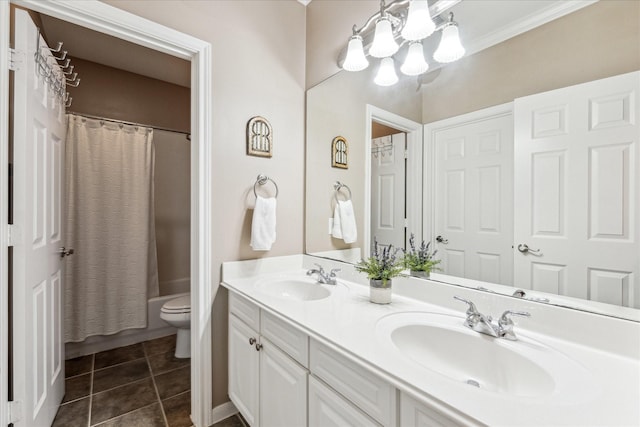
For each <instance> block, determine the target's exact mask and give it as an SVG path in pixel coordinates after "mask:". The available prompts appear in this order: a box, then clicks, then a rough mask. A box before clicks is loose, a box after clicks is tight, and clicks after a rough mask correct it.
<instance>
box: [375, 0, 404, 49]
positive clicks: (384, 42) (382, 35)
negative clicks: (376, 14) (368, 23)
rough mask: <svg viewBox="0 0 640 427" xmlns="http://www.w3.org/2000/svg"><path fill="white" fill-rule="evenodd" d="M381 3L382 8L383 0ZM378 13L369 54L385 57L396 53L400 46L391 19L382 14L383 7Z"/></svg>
mask: <svg viewBox="0 0 640 427" xmlns="http://www.w3.org/2000/svg"><path fill="white" fill-rule="evenodd" d="M382 4H383V8H384V1H383V2H382ZM380 14H381V16H380V18H378V20H377V21H376V33H375V35H374V36H373V43H372V44H371V48H370V49H369V55H371V56H373V57H375V58H386V57H388V56H391V55H393V54H394V53H396V52H397V51H398V49H399V48H400V46H398V43H396V39H395V37H394V36H393V28H392V27H391V21H390V20H389V18H388V17H387V16H386V15H384V9H382V10H381V12H380Z"/></svg>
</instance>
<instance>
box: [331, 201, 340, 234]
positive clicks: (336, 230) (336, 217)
mask: <svg viewBox="0 0 640 427" xmlns="http://www.w3.org/2000/svg"><path fill="white" fill-rule="evenodd" d="M331 235H332V236H333V237H335V238H336V239H342V223H341V222H340V208H339V205H338V204H337V203H336V207H335V208H334V209H333V226H332V228H331Z"/></svg>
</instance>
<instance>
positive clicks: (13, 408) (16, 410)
mask: <svg viewBox="0 0 640 427" xmlns="http://www.w3.org/2000/svg"><path fill="white" fill-rule="evenodd" d="M21 419H22V402H21V401H19V400H11V401H9V424H15V423H17V422H18V421H20V420H21Z"/></svg>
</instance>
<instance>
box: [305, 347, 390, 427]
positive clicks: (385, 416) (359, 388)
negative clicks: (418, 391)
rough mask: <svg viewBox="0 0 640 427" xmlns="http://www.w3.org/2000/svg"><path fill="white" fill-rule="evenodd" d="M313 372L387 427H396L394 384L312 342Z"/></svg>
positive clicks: (311, 358) (311, 365)
mask: <svg viewBox="0 0 640 427" xmlns="http://www.w3.org/2000/svg"><path fill="white" fill-rule="evenodd" d="M310 354H311V356H310V370H311V372H312V373H313V374H314V375H316V376H317V377H318V378H321V379H322V380H323V381H324V382H326V383H327V384H329V385H330V386H331V387H333V388H334V389H335V390H337V391H338V392H339V393H340V394H342V395H343V396H345V397H346V398H347V399H349V400H350V401H351V402H353V403H354V404H355V405H356V406H357V407H358V408H361V409H362V410H363V411H364V412H365V413H366V414H367V415H369V416H370V417H371V418H373V419H375V420H376V421H378V422H379V423H381V424H383V425H385V426H393V425H395V413H396V393H395V389H394V388H393V386H391V384H389V383H388V382H386V381H385V380H383V379H382V378H379V377H377V376H376V375H374V374H372V373H371V372H370V371H368V370H366V369H364V368H363V367H362V366H359V365H357V364H356V363H354V362H353V361H351V360H349V359H347V358H346V357H344V356H343V355H341V354H339V353H338V352H336V351H334V350H332V349H330V348H329V347H327V346H325V345H323V344H320V343H319V342H318V341H316V340H311V352H310Z"/></svg>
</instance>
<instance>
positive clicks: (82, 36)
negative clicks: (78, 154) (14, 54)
mask: <svg viewBox="0 0 640 427" xmlns="http://www.w3.org/2000/svg"><path fill="white" fill-rule="evenodd" d="M41 17H42V27H43V32H44V34H45V35H46V36H47V39H48V41H49V44H51V45H53V46H55V45H56V43H57V42H58V41H61V42H64V45H63V49H64V50H66V51H68V52H69V55H71V56H72V57H74V58H81V59H85V60H87V61H92V62H97V63H98V64H102V65H107V66H109V67H113V68H119V69H121V70H125V71H129V72H132V73H136V74H140V75H143V76H147V77H151V78H154V79H158V80H162V81H165V82H168V83H173V84H176V85H180V86H184V87H189V86H190V82H191V63H190V62H189V61H185V60H183V59H180V58H176V57H175V56H171V55H167V54H165V53H162V52H159V51H157V50H153V49H148V48H146V47H142V46H139V45H136V44H133V43H130V42H127V41H124V40H122V39H119V38H116V37H112V36H108V35H106V34H103V33H99V32H97V31H93V30H89V29H87V28H84V27H80V26H78V25H74V24H71V23H69V22H65V21H61V20H59V19H56V18H52V17H50V16H47V15H42V16H41ZM72 63H73V62H72ZM79 77H80V78H82V76H79Z"/></svg>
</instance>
